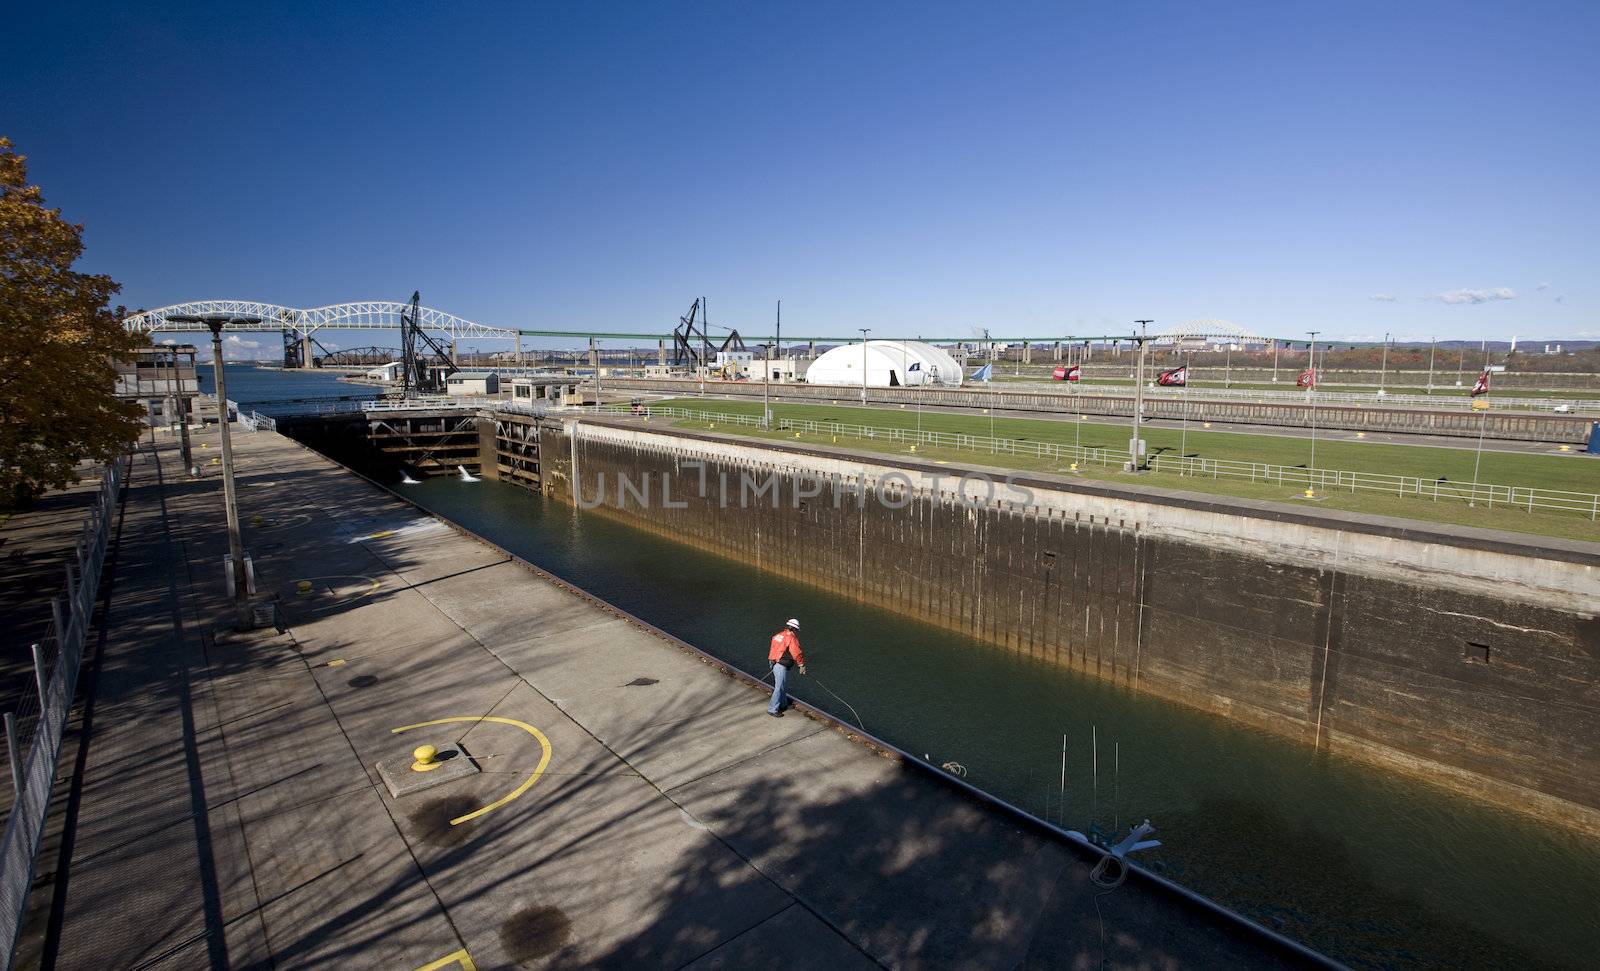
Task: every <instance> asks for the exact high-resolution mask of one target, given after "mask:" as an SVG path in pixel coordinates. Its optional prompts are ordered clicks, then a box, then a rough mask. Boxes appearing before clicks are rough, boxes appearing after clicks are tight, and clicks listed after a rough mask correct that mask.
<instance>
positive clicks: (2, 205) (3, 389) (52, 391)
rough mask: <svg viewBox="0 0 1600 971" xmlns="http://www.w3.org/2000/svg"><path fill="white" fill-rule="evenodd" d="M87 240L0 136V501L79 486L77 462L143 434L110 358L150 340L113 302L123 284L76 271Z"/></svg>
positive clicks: (110, 452) (105, 456)
mask: <svg viewBox="0 0 1600 971" xmlns="http://www.w3.org/2000/svg"><path fill="white" fill-rule="evenodd" d="M82 235H83V227H82V226H79V225H74V224H73V223H69V222H67V221H66V220H64V219H62V218H61V211H60V210H59V209H48V208H46V207H45V204H44V194H43V193H42V192H41V191H40V190H39V187H38V186H33V185H29V184H28V169H27V159H26V158H25V157H24V156H22V155H18V154H17V153H16V152H15V151H13V150H12V146H11V141H10V139H7V138H0V505H9V504H12V503H14V502H19V501H25V500H26V499H28V498H29V497H31V496H33V495H36V494H37V493H39V492H42V491H43V490H45V489H50V488H59V487H61V486H64V485H66V484H67V483H69V482H72V481H74V479H75V478H76V473H77V467H78V465H79V463H80V462H82V461H83V460H85V459H93V460H98V461H108V460H110V459H111V458H113V457H114V456H115V455H116V454H117V453H118V452H120V451H122V450H123V449H125V448H126V447H127V445H128V443H129V442H130V441H133V440H134V438H135V437H136V436H137V435H138V433H139V414H140V410H139V406H138V405H137V404H135V403H133V402H125V401H119V400H118V399H117V398H116V395H115V384H116V369H115V366H114V363H113V362H114V361H115V360H117V359H119V358H120V359H126V358H127V357H129V356H130V355H131V353H132V352H133V350H134V349H135V348H137V347H139V346H141V345H143V344H145V343H146V339H145V338H144V337H142V336H139V335H133V334H130V333H128V332H127V331H126V330H125V329H124V328H123V326H122V314H123V311H122V308H120V307H119V308H117V309H116V310H115V311H113V310H112V309H110V308H109V306H108V303H109V301H110V299H111V297H112V295H113V294H115V293H117V292H118V291H119V290H121V289H122V288H121V286H119V285H118V284H117V283H116V282H114V281H113V280H112V279H111V278H110V277H108V276H104V275H101V274H90V273H79V272H77V271H75V270H73V269H72V265H73V264H74V263H76V262H77V261H78V257H79V256H81V255H82V253H83V239H82Z"/></svg>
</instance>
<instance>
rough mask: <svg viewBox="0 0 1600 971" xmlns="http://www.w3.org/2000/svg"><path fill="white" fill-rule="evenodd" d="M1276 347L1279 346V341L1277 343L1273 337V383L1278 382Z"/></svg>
mask: <svg viewBox="0 0 1600 971" xmlns="http://www.w3.org/2000/svg"><path fill="white" fill-rule="evenodd" d="M1278 347H1279V343H1278V340H1277V338H1273V340H1272V383H1273V384H1277V383H1278Z"/></svg>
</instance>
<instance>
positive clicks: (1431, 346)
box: [1428, 337, 1439, 394]
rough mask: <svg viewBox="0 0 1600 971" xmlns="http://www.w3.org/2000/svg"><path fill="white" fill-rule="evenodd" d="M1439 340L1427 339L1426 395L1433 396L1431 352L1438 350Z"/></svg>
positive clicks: (1434, 338) (1435, 338)
mask: <svg viewBox="0 0 1600 971" xmlns="http://www.w3.org/2000/svg"><path fill="white" fill-rule="evenodd" d="M1438 346H1439V338H1437V337H1430V338H1428V393H1429V394H1433V352H1434V351H1435V350H1437V349H1438Z"/></svg>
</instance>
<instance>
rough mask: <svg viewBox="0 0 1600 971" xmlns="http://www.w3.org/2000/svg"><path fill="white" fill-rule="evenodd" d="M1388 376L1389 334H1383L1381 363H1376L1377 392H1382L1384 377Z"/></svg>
mask: <svg viewBox="0 0 1600 971" xmlns="http://www.w3.org/2000/svg"><path fill="white" fill-rule="evenodd" d="M1388 376H1389V335H1388V334H1387V333H1385V334H1384V335H1383V363H1381V364H1379V365H1378V393H1379V394H1383V393H1384V392H1383V389H1384V386H1385V379H1387V378H1388Z"/></svg>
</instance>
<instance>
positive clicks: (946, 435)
mask: <svg viewBox="0 0 1600 971" xmlns="http://www.w3.org/2000/svg"><path fill="white" fill-rule="evenodd" d="M605 410H606V411H608V412H612V413H617V414H633V415H638V414H644V415H648V416H661V417H666V418H685V419H690V420H694V421H703V422H706V423H708V424H718V423H720V424H725V425H739V426H749V427H762V421H761V418H760V417H759V416H756V415H734V414H727V413H723V412H711V411H700V410H696V409H691V408H678V407H645V408H640V409H634V408H632V407H631V406H626V405H623V406H607V407H606V409H605ZM773 427H774V428H775V429H776V430H778V431H794V432H800V433H802V434H804V433H811V434H818V435H838V436H843V437H846V438H857V439H867V440H870V441H888V442H906V443H909V444H911V445H931V446H934V447H938V448H953V449H959V450H962V451H971V452H988V453H991V454H997V455H1026V456H1032V457H1035V458H1041V459H1045V458H1048V459H1055V460H1057V461H1061V462H1069V463H1075V464H1076V465H1097V466H1107V467H1109V466H1120V465H1122V464H1123V463H1125V462H1126V461H1127V460H1128V451H1127V449H1124V448H1108V447H1105V446H1090V445H1067V444H1064V443H1057V442H1039V441H1028V440H1023V439H1014V438H994V437H990V436H987V435H965V434H960V433H956V432H939V431H920V430H917V429H914V428H884V427H881V426H874V425H857V424H852V423H849V422H835V421H817V420H813V419H799V418H777V419H774V421H773ZM1149 467H1150V468H1151V469H1152V470H1153V471H1156V472H1165V473H1169V474H1172V475H1177V476H1183V477H1198V478H1207V479H1221V478H1229V479H1241V480H1248V481H1250V482H1261V483H1271V484H1275V485H1283V486H1292V487H1294V488H1295V489H1296V490H1297V491H1299V490H1303V489H1313V490H1315V491H1317V492H1333V491H1337V492H1369V493H1385V494H1389V495H1393V496H1399V497H1412V498H1420V499H1431V500H1433V501H1435V502H1440V501H1448V502H1464V503H1467V504H1469V505H1478V504H1482V505H1484V506H1486V507H1488V508H1490V509H1493V508H1495V507H1507V508H1511V509H1519V510H1522V511H1525V512H1530V513H1531V512H1537V511H1547V512H1562V513H1576V514H1579V515H1583V516H1587V517H1588V518H1589V519H1590V520H1591V521H1600V494H1597V493H1592V492H1564V491H1561V490H1559V489H1534V488H1530V487H1526V486H1507V485H1495V484H1492V483H1487V482H1452V481H1449V480H1448V479H1443V478H1437V479H1434V478H1423V477H1419V476H1414V475H1384V474H1381V473H1376V472H1347V471H1342V470H1339V469H1312V468H1306V467H1304V466H1297V465H1272V464H1269V463H1265V462H1235V461H1229V460H1226V459H1209V458H1200V457H1197V456H1180V455H1157V456H1154V457H1153V458H1151V459H1150V461H1149Z"/></svg>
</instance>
